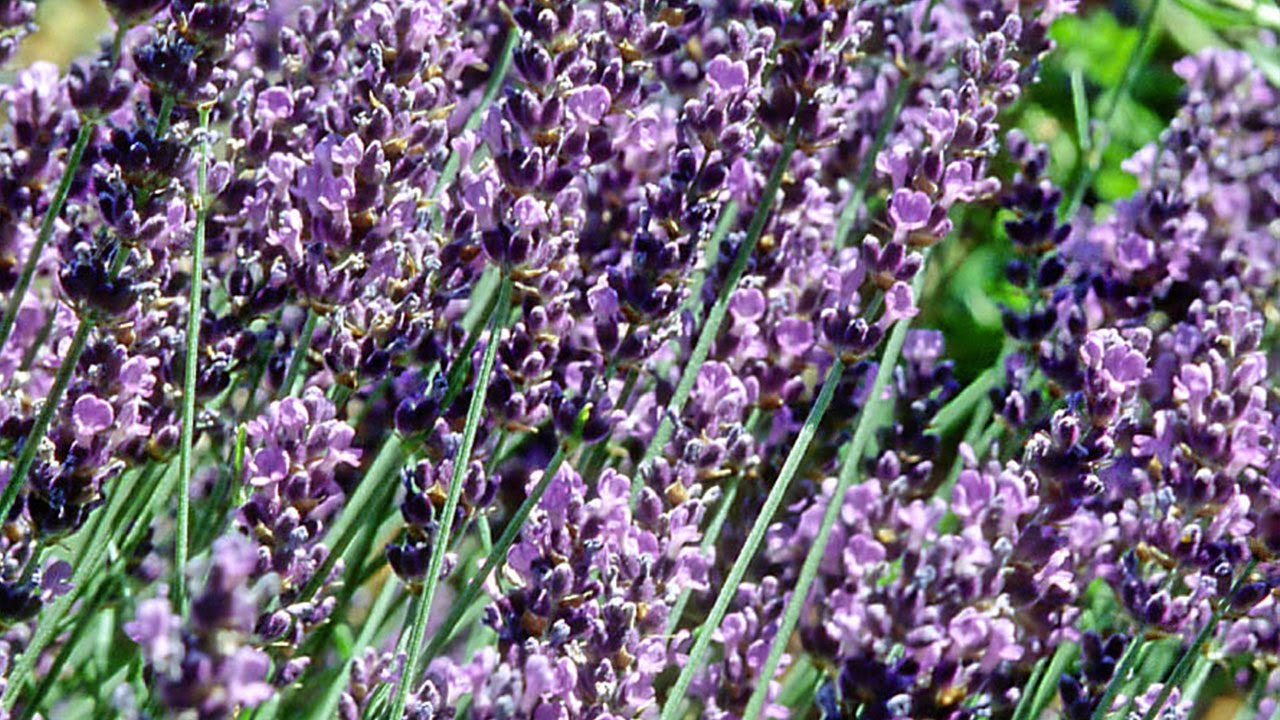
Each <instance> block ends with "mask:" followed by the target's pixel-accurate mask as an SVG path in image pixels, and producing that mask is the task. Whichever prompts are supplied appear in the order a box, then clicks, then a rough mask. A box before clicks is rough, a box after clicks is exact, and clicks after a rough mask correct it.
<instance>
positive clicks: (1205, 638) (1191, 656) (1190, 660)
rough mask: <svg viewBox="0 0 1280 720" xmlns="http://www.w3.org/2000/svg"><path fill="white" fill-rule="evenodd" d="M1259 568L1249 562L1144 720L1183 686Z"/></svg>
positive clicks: (1252, 562)
mask: <svg viewBox="0 0 1280 720" xmlns="http://www.w3.org/2000/svg"><path fill="white" fill-rule="evenodd" d="M1257 566H1258V560H1257V558H1253V559H1250V560H1249V564H1248V565H1246V566H1245V568H1244V572H1242V573H1240V576H1239V577H1237V578H1236V579H1235V582H1233V583H1232V584H1231V590H1230V591H1229V592H1228V593H1227V594H1226V597H1223V598H1222V599H1221V600H1219V601H1218V605H1217V607H1215V608H1214V609H1213V614H1212V615H1210V616H1209V621H1208V622H1206V623H1205V624H1204V627H1202V628H1200V632H1198V633H1196V636H1195V638H1194V639H1193V640H1192V641H1191V644H1190V645H1188V646H1187V649H1186V650H1184V651H1183V653H1182V655H1180V656H1179V657H1178V663H1177V664H1176V665H1174V666H1173V672H1171V673H1170V674H1169V678H1168V680H1167V681H1165V683H1164V687H1162V688H1160V694H1159V695H1157V696H1156V700H1155V702H1153V703H1152V704H1151V707H1150V708H1148V709H1147V712H1146V714H1145V715H1143V716H1142V720H1153V718H1155V717H1156V716H1157V715H1158V714H1159V712H1160V709H1161V708H1163V707H1164V704H1165V703H1166V702H1168V701H1169V696H1170V695H1172V694H1173V691H1174V688H1177V687H1178V686H1179V685H1181V684H1182V681H1183V679H1185V678H1186V676H1187V673H1189V672H1191V667H1192V666H1193V665H1194V664H1195V661H1196V658H1197V657H1199V655H1200V650H1201V649H1203V648H1204V646H1205V644H1206V643H1208V642H1209V638H1210V637H1212V636H1213V633H1214V631H1215V630H1217V629H1218V623H1219V622H1221V621H1222V616H1223V615H1224V614H1226V612H1227V608H1229V607H1230V606H1231V602H1232V601H1233V600H1234V599H1235V596H1236V592H1237V591H1238V590H1239V589H1240V585H1241V584H1242V583H1243V582H1244V581H1245V580H1246V579H1247V578H1248V577H1249V573H1251V572H1253V569H1254V568H1255V567H1257Z"/></svg>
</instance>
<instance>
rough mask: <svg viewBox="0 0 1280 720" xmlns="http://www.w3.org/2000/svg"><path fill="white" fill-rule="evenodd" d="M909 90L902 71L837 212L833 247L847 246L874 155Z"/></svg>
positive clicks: (877, 151)
mask: <svg viewBox="0 0 1280 720" xmlns="http://www.w3.org/2000/svg"><path fill="white" fill-rule="evenodd" d="M910 90H911V78H909V77H907V75H906V73H903V74H902V77H900V78H899V79H898V87H896V88H894V92H893V100H892V101H891V103H890V105H889V110H888V112H886V113H885V116H884V119H883V120H881V121H880V127H879V128H878V129H877V130H876V136H875V139H874V140H873V141H872V143H871V148H870V149H869V150H868V151H867V155H866V157H864V158H863V159H862V168H861V169H860V170H859V171H858V180H857V184H856V185H854V187H853V194H852V195H850V196H849V201H848V202H846V203H845V204H844V208H843V209H842V210H841V211H840V220H839V222H838V223H836V249H837V250H839V249H843V248H846V247H848V246H849V235H850V234H852V232H853V223H854V221H856V220H857V219H858V211H859V210H861V209H862V206H863V204H864V202H865V201H866V198H867V187H868V186H869V185H870V184H871V173H872V171H873V170H875V166H876V158H877V157H879V156H880V151H881V150H883V149H884V144H885V142H886V141H887V140H888V139H889V133H890V132H892V131H893V126H894V125H895V124H896V123H897V122H898V115H899V114H900V113H901V112H902V108H903V106H904V105H906V102H907V93H908V92H909V91H910Z"/></svg>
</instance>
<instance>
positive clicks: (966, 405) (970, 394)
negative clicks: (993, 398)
mask: <svg viewBox="0 0 1280 720" xmlns="http://www.w3.org/2000/svg"><path fill="white" fill-rule="evenodd" d="M1004 358H1005V356H1004V355H1003V354H1002V355H1001V356H1000V359H998V360H996V364H995V365H992V366H991V367H989V368H987V369H986V370H984V371H983V373H982V374H981V375H979V376H978V377H977V378H974V381H973V382H971V383H969V385H968V386H966V387H965V389H964V390H961V391H960V394H958V395H956V396H955V397H954V398H951V400H950V401H948V402H947V404H946V405H943V406H942V408H941V409H939V410H938V412H937V414H935V415H934V416H933V420H931V421H930V422H929V432H938V433H944V432H946V431H947V430H950V429H951V427H952V426H954V425H955V424H956V423H958V422H960V421H961V420H963V419H964V418H965V416H967V415H968V414H969V413H970V411H972V410H973V408H974V406H976V405H978V404H979V403H980V402H982V401H983V400H985V399H986V397H987V392H988V391H990V390H991V388H993V387H995V386H996V383H998V382H1000V378H1001V377H1003V376H1004Z"/></svg>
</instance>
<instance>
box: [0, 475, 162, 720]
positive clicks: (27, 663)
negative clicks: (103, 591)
mask: <svg viewBox="0 0 1280 720" xmlns="http://www.w3.org/2000/svg"><path fill="white" fill-rule="evenodd" d="M150 477H151V474H150V473H149V472H143V473H139V474H137V475H135V476H134V479H133V481H132V482H131V483H129V484H128V485H124V484H122V485H121V486H120V487H119V488H117V492H116V493H114V494H113V495H112V497H111V499H110V500H109V501H108V502H107V506H106V507H105V508H103V509H102V511H101V512H102V513H103V519H102V521H101V522H102V525H103V526H104V527H107V528H110V530H111V531H112V532H111V533H109V536H108V537H106V538H102V539H100V540H98V541H91V540H87V541H86V547H87V551H86V552H85V553H84V555H83V558H82V560H81V563H80V564H78V565H76V567H75V570H74V572H73V574H72V576H71V586H72V590H71V592H68V593H67V594H65V595H63V596H61V597H59V598H58V599H57V600H56V601H54V603H53V604H52V605H50V606H47V607H46V608H45V610H44V612H42V613H41V615H40V619H39V621H38V622H36V623H35V633H34V634H33V635H32V636H31V642H29V643H28V644H27V646H26V647H25V648H23V650H22V653H21V654H20V655H19V656H18V657H17V660H16V662H15V663H14V665H13V671H12V673H10V675H9V682H8V684H7V685H6V686H5V689H4V694H3V696H0V708H3V709H4V710H11V709H12V708H13V705H14V703H15V702H16V701H17V699H18V694H19V693H20V692H21V691H22V688H23V687H24V686H25V685H26V681H27V678H28V676H30V674H31V672H32V670H34V669H35V665H36V662H37V661H38V660H39V658H40V656H41V655H42V654H43V653H44V650H45V648H47V647H48V646H49V643H51V642H52V641H53V640H54V639H55V638H56V637H57V636H58V635H59V629H60V628H61V625H62V618H63V617H65V616H66V615H67V613H68V612H69V611H70V610H71V607H72V606H73V605H74V604H75V603H76V602H77V601H78V600H79V599H80V598H81V597H82V596H83V595H84V593H85V591H86V590H87V588H88V586H89V584H90V583H92V582H93V580H94V579H95V578H96V577H98V574H99V571H100V570H101V568H102V565H103V562H104V561H105V559H106V555H107V551H108V549H109V548H110V547H111V546H112V544H113V543H112V538H111V537H110V535H113V534H114V532H115V531H117V530H120V529H125V528H129V527H131V523H130V522H128V521H127V519H126V522H117V521H116V518H117V517H118V516H119V515H120V514H121V513H122V511H124V510H125V509H126V508H127V507H128V506H130V505H132V504H133V503H132V501H133V500H134V499H135V498H136V497H149V495H148V494H147V493H146V492H140V491H139V490H138V486H139V485H140V484H141V483H144V482H145V481H146V480H147V479H149V478H150ZM144 490H145V488H144ZM86 616H87V615H86Z"/></svg>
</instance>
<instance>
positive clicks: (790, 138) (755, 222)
mask: <svg viewBox="0 0 1280 720" xmlns="http://www.w3.org/2000/svg"><path fill="white" fill-rule="evenodd" d="M799 132H800V128H799V125H798V124H797V123H795V122H792V123H791V128H790V129H789V130H788V131H787V137H786V140H784V141H783V143H782V151H781V153H780V154H779V155H778V159H777V161H776V162H774V164H773V170H772V171H771V172H770V173H769V179H768V182H766V183H765V186H764V192H763V193H761V195H760V202H759V204H758V205H757V206H756V211H755V214H753V215H752V216H751V224H750V225H749V226H748V227H747V236H746V238H745V239H744V240H743V242H742V245H741V246H739V247H738V252H737V254H736V255H735V256H734V258H733V264H732V265H730V266H729V274H728V276H726V277H725V281H724V286H723V287H721V288H720V293H719V294H718V295H717V297H716V301H715V304H713V305H712V306H711V312H710V314H709V315H707V320H706V322H705V323H704V324H703V326H702V331H701V332H700V333H699V334H698V340H697V343H696V344H695V345H694V347H693V353H692V354H691V355H690V356H689V361H688V363H686V365H685V367H684V371H683V372H682V373H681V375H680V382H679V383H678V384H677V385H676V391H675V393H674V394H673V395H672V396H671V401H670V402H669V403H667V408H666V412H664V413H663V415H662V419H661V421H659V423H658V429H657V430H656V431H655V432H654V434H653V439H652V440H650V441H649V445H648V447H646V448H645V451H644V457H643V458H642V459H641V461H640V468H639V469H638V470H637V471H636V473H635V476H634V477H633V479H632V482H631V496H632V498H633V499H634V498H635V497H636V496H637V495H638V494H639V492H640V488H641V487H642V486H643V483H644V477H645V475H646V474H647V468H648V467H649V466H650V465H652V464H653V461H654V459H655V458H657V456H658V453H660V452H662V448H663V446H665V445H666V444H667V441H668V440H670V439H671V433H672V431H674V430H675V420H674V419H675V418H677V417H679V416H680V413H681V412H682V411H683V410H684V404H685V402H687V401H688V400H689V394H690V393H691V392H692V391H693V384H694V382H695V381H696V380H697V379H698V373H699V372H700V371H701V370H702V364H703V363H704V362H706V360H707V355H708V354H709V353H710V352H711V344H712V343H713V342H715V339H716V335H717V334H719V332H720V324H721V323H723V322H724V318H725V315H726V314H727V313H728V312H729V300H730V298H731V297H732V296H733V292H734V290H735V289H737V287H738V281H739V280H741V279H742V275H743V273H745V272H746V270H747V263H748V262H749V261H750V260H751V256H752V255H753V254H754V253H755V249H756V244H757V243H758V242H759V241H760V236H761V235H762V234H763V233H764V228H765V224H766V223H767V222H768V220H769V215H770V213H771V212H772V211H773V201H774V199H775V198H776V197H777V196H778V188H779V187H780V186H781V185H782V178H783V176H784V175H785V174H786V171H787V166H788V165H790V164H791V156H792V154H794V153H795V149H796V141H797V137H798V135H799Z"/></svg>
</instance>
